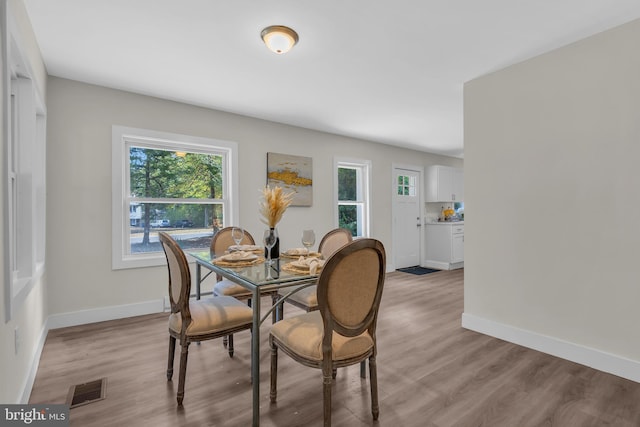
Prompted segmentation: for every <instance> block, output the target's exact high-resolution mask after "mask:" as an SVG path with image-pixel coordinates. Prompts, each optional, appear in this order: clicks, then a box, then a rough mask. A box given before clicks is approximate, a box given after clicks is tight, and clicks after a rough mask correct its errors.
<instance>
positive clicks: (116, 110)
mask: <svg viewBox="0 0 640 427" xmlns="http://www.w3.org/2000/svg"><path fill="white" fill-rule="evenodd" d="M48 87H49V92H48V105H47V107H48V143H49V150H48V159H47V170H48V183H47V185H48V189H49V192H48V203H49V205H48V208H49V211H48V224H47V230H48V236H47V237H48V247H47V254H48V256H49V259H48V277H49V281H50V289H51V292H50V294H49V303H50V305H49V307H50V310H51V313H52V314H53V315H54V316H59V315H65V314H68V313H77V312H79V311H81V310H96V309H102V308H105V307H111V306H121V305H125V304H144V303H146V302H150V301H156V300H160V299H162V298H163V296H164V295H165V293H166V287H167V285H166V268H165V267H156V268H143V269H137V270H119V271H112V270H111V259H110V256H111V226H110V224H111V205H110V203H111V157H110V156H111V126H112V125H113V124H118V125H123V126H131V127H138V128H145V129H153V130H158V131H165V132H172V133H178V134H187V135H194V136H201V137H210V138H216V139H222V140H229V141H235V142H237V143H238V146H239V163H240V171H239V172H240V184H239V191H240V196H241V198H240V206H239V207H240V223H241V225H243V226H244V227H245V228H247V229H248V230H249V231H250V232H251V233H252V234H254V236H258V235H260V233H261V230H262V229H263V225H262V223H260V222H259V216H258V211H257V207H258V200H259V197H260V189H261V188H262V187H263V186H264V184H265V179H266V153H267V152H279V153H288V154H295V155H303V156H310V157H312V158H313V179H314V184H313V206H312V207H311V208H308V207H291V208H289V209H288V210H287V212H286V213H285V215H284V217H283V219H282V222H281V225H280V226H279V231H280V234H281V240H282V242H281V245H282V246H283V247H290V246H299V245H300V242H299V239H300V230H302V229H304V228H313V229H315V230H316V233H317V234H318V235H322V234H323V233H325V232H326V231H328V230H330V229H331V228H333V227H334V222H333V204H332V203H333V177H332V171H333V158H334V156H342V157H355V158H365V159H370V160H371V161H372V175H373V191H372V209H371V212H372V227H371V235H372V237H375V238H377V239H380V240H381V241H382V242H383V243H384V244H385V246H386V249H387V252H388V253H389V254H391V251H392V247H391V242H392V239H391V173H392V170H391V167H392V163H400V164H412V165H417V166H427V165H430V164H447V165H454V166H460V165H461V164H462V160H460V159H453V158H448V157H441V156H435V155H430V154H426V153H421V152H417V151H413V150H407V149H401V148H397V147H391V146H386V145H381V144H376V143H372V142H367V141H362V140H356V139H353V138H345V137H340V136H336V135H331V134H326V133H321V132H315V131H310V130H305V129H301V128H296V127H291V126H285V125H281V124H276V123H272V122H267V121H262V120H257V119H252V118H247V117H243V116H238V115H234V114H228V113H224V112H220V111H213V110H208V109H205V108H199V107H194V106H189V105H185V104H180V103H176V102H171V101H166V100H161V99H157V98H152V97H147V96H142V95H137V94H132V93H128V92H122V91H118V90H112V89H107V88H104V87H99V86H92V85H87V84H84V83H79V82H74V81H70V80H65V79H60V78H55V77H51V78H50V79H49V85H48ZM389 257H390V255H389Z"/></svg>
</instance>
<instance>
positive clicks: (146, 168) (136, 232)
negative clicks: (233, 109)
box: [112, 126, 237, 269]
mask: <svg viewBox="0 0 640 427" xmlns="http://www.w3.org/2000/svg"><path fill="white" fill-rule="evenodd" d="M236 151H237V146H236V144H235V143H231V142H226V141H218V140H212V139H205V138H196V137H190V136H185V135H175V134H167V133H161V132H154V131H149V130H143V129H132V128H124V127H121V126H114V127H113V165H114V171H113V178H114V179H113V218H114V220H113V221H114V222H113V231H114V232H113V262H112V264H113V268H114V269H118V268H131V267H143V266H150V265H161V264H163V263H164V262H165V259H164V253H163V252H162V247H161V245H160V242H159V240H158V231H167V232H169V233H170V234H171V235H172V237H173V238H174V239H176V240H177V241H178V242H179V244H180V246H181V247H183V248H184V249H185V250H189V249H191V250H199V249H200V250H201V249H208V248H209V244H210V242H211V237H212V236H213V234H214V233H215V232H217V230H219V229H220V228H222V227H224V226H225V225H226V224H230V223H232V222H235V221H234V219H237V218H235V217H234V215H236V216H237V208H236V205H235V204H234V203H236V202H235V198H234V197H233V195H234V194H235V193H236V191H235V187H234V185H236V184H235V183H236V182H237V179H235V175H234V173H235V171H236V170H237V167H236V166H235V163H234V162H236V160H235V159H236V155H235V153H236Z"/></svg>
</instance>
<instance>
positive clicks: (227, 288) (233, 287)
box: [213, 279, 251, 298]
mask: <svg viewBox="0 0 640 427" xmlns="http://www.w3.org/2000/svg"><path fill="white" fill-rule="evenodd" d="M213 295H217V296H230V297H236V298H238V297H248V298H250V297H251V291H249V290H248V289H247V288H244V287H242V285H239V284H237V283H236V282H233V281H231V280H227V279H223V280H221V281H219V282H216V284H215V285H213Z"/></svg>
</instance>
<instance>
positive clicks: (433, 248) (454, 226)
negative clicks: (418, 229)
mask: <svg viewBox="0 0 640 427" xmlns="http://www.w3.org/2000/svg"><path fill="white" fill-rule="evenodd" d="M426 240H427V259H426V261H425V267H429V268H437V269H439V270H453V269H456V268H462V267H464V224H463V223H455V222H454V223H434V224H427V230H426Z"/></svg>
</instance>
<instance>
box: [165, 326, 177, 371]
mask: <svg viewBox="0 0 640 427" xmlns="http://www.w3.org/2000/svg"><path fill="white" fill-rule="evenodd" d="M175 355H176V339H175V338H174V337H172V336H171V335H169V357H168V363H167V381H171V378H173V359H174V358H175Z"/></svg>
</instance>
